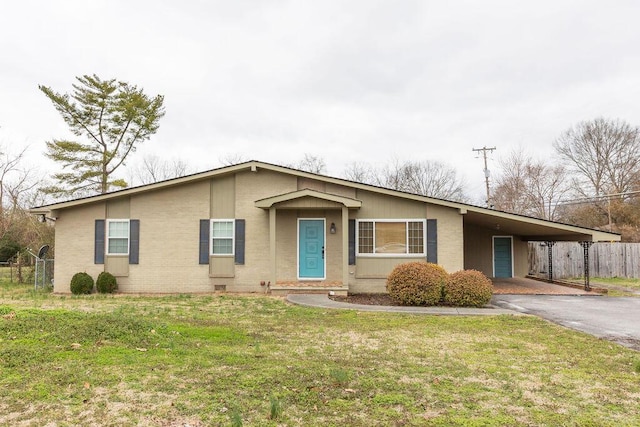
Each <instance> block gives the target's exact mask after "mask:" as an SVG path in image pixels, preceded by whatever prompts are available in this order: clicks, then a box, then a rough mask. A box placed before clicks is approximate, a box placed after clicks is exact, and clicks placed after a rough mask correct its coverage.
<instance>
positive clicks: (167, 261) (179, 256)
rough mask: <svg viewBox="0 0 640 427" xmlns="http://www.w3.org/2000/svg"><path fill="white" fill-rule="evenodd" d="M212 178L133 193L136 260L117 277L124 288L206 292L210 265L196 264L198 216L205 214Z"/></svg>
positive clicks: (208, 286) (206, 216)
mask: <svg viewBox="0 0 640 427" xmlns="http://www.w3.org/2000/svg"><path fill="white" fill-rule="evenodd" d="M209 196H210V182H209V181H201V182H195V183H191V184H189V185H184V186H180V187H174V188H168V189H163V190H158V191H152V192H147V193H141V194H137V195H134V196H132V197H131V217H132V218H137V219H139V220H140V264H138V265H130V266H129V277H127V278H122V279H121V280H120V281H119V288H120V290H121V291H123V292H210V291H213V281H212V279H210V278H209V266H208V265H199V264H198V253H199V232H200V219H207V218H209V210H210V203H209Z"/></svg>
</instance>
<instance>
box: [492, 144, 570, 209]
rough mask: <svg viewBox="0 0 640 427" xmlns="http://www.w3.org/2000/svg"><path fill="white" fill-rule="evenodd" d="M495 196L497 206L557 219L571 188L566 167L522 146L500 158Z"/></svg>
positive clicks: (494, 200) (493, 198)
mask: <svg viewBox="0 0 640 427" xmlns="http://www.w3.org/2000/svg"><path fill="white" fill-rule="evenodd" d="M499 166H500V169H501V171H500V174H499V175H498V177H497V179H496V185H495V186H494V190H493V196H492V200H493V202H494V205H495V207H496V208H497V209H499V210H503V211H507V212H513V213H519V214H523V215H530V216H534V217H537V218H543V219H548V220H556V219H558V208H559V206H560V204H561V202H562V199H563V198H564V196H565V195H566V194H567V193H568V192H569V190H570V185H569V183H568V180H567V172H566V169H565V168H564V167H563V166H562V165H553V164H547V163H545V162H543V161H541V160H535V159H533V158H532V157H531V156H530V155H529V154H527V153H525V152H524V151H523V150H522V149H517V150H513V151H512V152H511V153H510V154H509V155H508V156H507V157H506V158H505V159H502V160H500V161H499Z"/></svg>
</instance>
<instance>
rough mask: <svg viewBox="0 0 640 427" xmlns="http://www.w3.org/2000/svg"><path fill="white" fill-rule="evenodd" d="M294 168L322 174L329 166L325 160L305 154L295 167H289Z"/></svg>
mask: <svg viewBox="0 0 640 427" xmlns="http://www.w3.org/2000/svg"><path fill="white" fill-rule="evenodd" d="M289 166H290V167H292V168H295V169H300V170H303V171H307V172H311V173H317V174H322V173H325V172H326V170H327V164H326V163H325V161H324V159H323V158H322V157H319V156H315V155H313V154H309V153H305V154H304V157H303V158H302V160H300V161H299V162H298V163H295V164H293V165H289Z"/></svg>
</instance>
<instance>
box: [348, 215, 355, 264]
mask: <svg viewBox="0 0 640 427" xmlns="http://www.w3.org/2000/svg"><path fill="white" fill-rule="evenodd" d="M349 265H356V220H355V219H350V220H349Z"/></svg>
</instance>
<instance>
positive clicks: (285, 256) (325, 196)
mask: <svg viewBox="0 0 640 427" xmlns="http://www.w3.org/2000/svg"><path fill="white" fill-rule="evenodd" d="M255 205H256V207H259V208H261V209H263V210H265V211H267V213H268V223H269V265H270V273H269V279H270V280H269V283H270V284H269V286H268V291H270V292H271V293H274V294H288V293H302V292H304V293H309V292H315V293H328V292H334V293H336V294H338V295H341V294H344V295H346V294H347V293H348V291H349V211H350V210H351V209H359V208H360V207H361V205H362V202H361V201H359V200H356V199H352V198H349V197H344V196H339V195H335V194H329V193H325V192H321V191H316V190H310V189H303V190H298V191H295V192H292V193H286V194H280V195H276V196H273V197H269V198H266V199H261V200H257V201H256V202H255Z"/></svg>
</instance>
